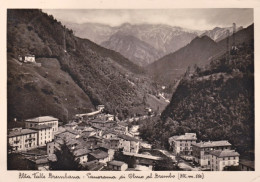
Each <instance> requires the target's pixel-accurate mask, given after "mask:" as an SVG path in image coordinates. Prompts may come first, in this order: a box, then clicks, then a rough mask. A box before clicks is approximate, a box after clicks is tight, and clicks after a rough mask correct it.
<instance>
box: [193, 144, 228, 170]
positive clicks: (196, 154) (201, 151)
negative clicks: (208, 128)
mask: <svg viewBox="0 0 260 182" xmlns="http://www.w3.org/2000/svg"><path fill="white" fill-rule="evenodd" d="M191 145H192V150H193V151H192V156H193V161H194V162H196V163H198V164H200V166H202V167H207V168H209V167H210V160H209V151H211V150H224V149H231V144H230V143H229V142H228V141H227V140H221V141H209V142H199V143H192V144H191Z"/></svg>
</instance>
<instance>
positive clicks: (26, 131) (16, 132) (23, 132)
mask: <svg viewBox="0 0 260 182" xmlns="http://www.w3.org/2000/svg"><path fill="white" fill-rule="evenodd" d="M30 133H37V131H35V130H31V129H19V130H13V131H10V133H9V135H8V137H14V136H21V135H27V134H30Z"/></svg>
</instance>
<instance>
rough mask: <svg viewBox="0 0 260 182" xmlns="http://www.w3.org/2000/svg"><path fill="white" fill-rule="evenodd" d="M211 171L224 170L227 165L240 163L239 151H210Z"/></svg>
mask: <svg viewBox="0 0 260 182" xmlns="http://www.w3.org/2000/svg"><path fill="white" fill-rule="evenodd" d="M209 161H210V169H211V171H223V170H224V168H225V167H227V166H238V165H239V163H238V162H239V153H238V152H236V151H235V150H229V149H226V150H212V151H209Z"/></svg>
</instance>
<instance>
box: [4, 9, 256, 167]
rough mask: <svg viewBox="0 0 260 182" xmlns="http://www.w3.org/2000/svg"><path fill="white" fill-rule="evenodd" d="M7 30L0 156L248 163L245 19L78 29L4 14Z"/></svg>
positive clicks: (37, 16)
mask: <svg viewBox="0 0 260 182" xmlns="http://www.w3.org/2000/svg"><path fill="white" fill-rule="evenodd" d="M232 30H234V32H232V33H230V34H227V32H228V31H230V32H231V31H232ZM7 32H8V33H7V125H8V141H9V143H8V150H9V149H10V153H12V154H13V153H16V152H17V151H18V153H19V154H20V152H21V154H22V155H25V156H26V159H28V160H29V161H34V159H32V158H30V157H28V156H27V155H29V156H30V154H28V153H30V152H31V150H32V151H33V152H35V151H36V153H37V152H39V151H40V152H39V153H41V152H43V153H44V155H40V154H39V158H41V157H42V158H44V160H47V162H46V163H48V170H49V169H50V170H52V169H53V170H61V169H60V168H59V165H62V166H63V167H64V168H62V169H65V170H90V169H93V170H97V169H98V170H105V171H106V170H111V169H112V170H113V169H115V166H117V167H118V166H120V168H121V169H123V168H124V169H125V170H126V169H127V168H125V166H126V164H127V166H128V169H129V170H209V169H210V170H219V168H216V167H214V166H213V165H211V163H210V161H211V158H212V156H218V153H217V151H219V152H220V153H221V152H223V151H224V152H229V155H231V156H232V157H234V161H231V162H232V164H235V165H231V166H230V165H229V166H227V169H224V167H223V168H221V170H229V167H231V169H232V167H235V169H236V170H239V169H238V166H239V160H240V159H243V160H250V161H254V150H255V133H254V131H255V119H254V117H255V110H254V107H255V101H254V94H255V92H254V24H251V25H249V26H247V27H245V28H243V27H242V26H239V27H238V28H237V29H236V27H235V25H233V27H222V28H220V27H215V28H213V29H210V30H205V31H204V30H203V31H201V30H193V29H187V28H182V27H179V26H170V25H166V24H148V23H147V24H146V23H143V24H131V23H123V24H121V25H119V26H110V25H105V24H100V23H84V24H77V23H72V22H66V21H64V22H60V21H59V20H57V19H56V18H55V17H54V16H53V15H50V14H47V13H44V12H43V11H42V10H39V9H10V10H8V13H7ZM29 118H31V119H29ZM41 122H42V123H43V125H42V126H41V124H39V125H37V124H35V123H41ZM49 122H53V123H51V124H50V123H49ZM32 123H34V124H35V126H33V124H32ZM29 124H31V125H29ZM36 125H37V126H36ZM54 125H55V126H54ZM51 129H53V131H51ZM42 130H44V131H45V133H44V134H45V135H46V137H47V139H46V137H45V141H44V142H43V144H41V145H40V142H41V140H44V138H43V139H42V137H41V138H40V137H39V136H40V133H39V132H42ZM47 131H49V133H47ZM37 132H38V133H37ZM27 135H28V136H29V135H30V137H29V139H27V138H28V136H27ZM32 135H33V136H34V135H35V136H36V135H37V136H38V135H39V136H38V137H36V138H34V137H32ZM17 136H19V137H21V138H22V137H24V136H25V142H24V146H23V144H21V143H20V144H19V142H20V140H18V139H17ZM19 137H18V138H19ZM33 138H34V139H33ZM26 142H28V144H27V143H26ZM57 143H58V146H57ZM55 147H56V149H57V148H58V149H59V150H55ZM196 147H197V148H196ZM203 147H205V148H206V150H207V149H208V150H209V151H207V152H208V153H207V152H206V154H205V156H198V153H200V152H201V151H200V150H203V151H204V149H202V148H203ZM14 148H15V151H13V149H14ZM193 148H195V149H194V150H193ZM11 149H12V150H11ZM196 150H197V151H196ZM211 150H213V152H212V151H211ZM215 150H216V153H214V151H215ZM196 152H197V153H196ZM64 153H65V154H66V155H67V156H63V154H64ZM54 155H55V156H56V158H55V157H53V156H54ZM200 155H201V153H200ZM203 155H204V152H203ZM100 156H105V157H103V158H102V157H100ZM238 156H239V157H240V158H236V157H238ZM15 157H17V156H15ZM15 157H14V158H15ZM81 157H82V158H81ZM99 157H100V158H99ZM14 158H12V159H14ZM18 158H19V157H18ZM53 158H54V159H53ZM66 158H68V160H71V161H69V163H70V164H71V165H70V164H66V163H63V161H64V159H66ZM74 159H75V160H74ZM76 159H77V160H76ZM202 159H205V160H208V161H207V162H205V161H204V162H203V161H201V160H202ZM228 160H229V159H228ZM233 162H234V163H233ZM35 163H37V162H35ZM204 163H207V165H204ZM12 164H13V161H12ZM196 165H197V167H194V166H196ZM37 167H39V166H37ZM40 167H41V166H40ZM40 167H39V168H40ZM117 167H116V169H118V168H117ZM39 168H38V169H39Z"/></svg>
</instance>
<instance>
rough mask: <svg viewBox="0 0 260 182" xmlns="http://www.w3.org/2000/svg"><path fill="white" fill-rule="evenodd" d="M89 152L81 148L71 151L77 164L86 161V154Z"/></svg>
mask: <svg viewBox="0 0 260 182" xmlns="http://www.w3.org/2000/svg"><path fill="white" fill-rule="evenodd" d="M90 152H91V151H90V150H88V149H86V148H82V149H77V150H75V151H73V154H74V156H75V158H76V160H79V163H80V164H83V163H85V162H87V161H88V154H89V153H90Z"/></svg>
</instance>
